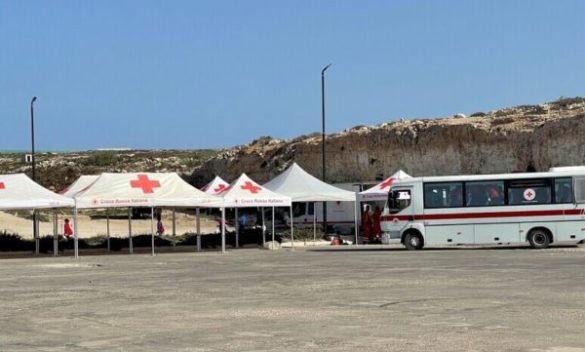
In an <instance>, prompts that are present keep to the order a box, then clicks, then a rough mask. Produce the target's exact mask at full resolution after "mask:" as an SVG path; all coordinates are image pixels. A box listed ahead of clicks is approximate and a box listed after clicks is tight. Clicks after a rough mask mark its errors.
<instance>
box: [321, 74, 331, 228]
mask: <svg viewBox="0 0 585 352" xmlns="http://www.w3.org/2000/svg"><path fill="white" fill-rule="evenodd" d="M330 66H331V64H328V65H327V66H325V67H323V69H322V70H321V122H322V124H321V126H322V130H321V156H322V158H323V159H322V160H321V162H322V164H321V165H322V167H323V182H326V181H325V71H327V69H328V68H329V67H330ZM323 231H324V232H325V234H327V202H323Z"/></svg>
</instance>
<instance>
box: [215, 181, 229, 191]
mask: <svg viewBox="0 0 585 352" xmlns="http://www.w3.org/2000/svg"><path fill="white" fill-rule="evenodd" d="M228 188H229V187H228V186H227V185H224V184H221V183H220V184H219V185H217V187H216V188H214V189H213V191H214V192H215V193H221V192H223V191H225V190H227V189H228Z"/></svg>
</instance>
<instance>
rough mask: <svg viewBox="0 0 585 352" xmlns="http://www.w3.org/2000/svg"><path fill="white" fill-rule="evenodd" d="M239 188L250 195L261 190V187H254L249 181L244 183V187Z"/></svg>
mask: <svg viewBox="0 0 585 352" xmlns="http://www.w3.org/2000/svg"><path fill="white" fill-rule="evenodd" d="M240 188H241V189H245V190H248V191H250V193H258V192H260V191H261V190H262V187H258V186H254V184H253V183H252V182H250V181H246V182H244V185H243V186H240Z"/></svg>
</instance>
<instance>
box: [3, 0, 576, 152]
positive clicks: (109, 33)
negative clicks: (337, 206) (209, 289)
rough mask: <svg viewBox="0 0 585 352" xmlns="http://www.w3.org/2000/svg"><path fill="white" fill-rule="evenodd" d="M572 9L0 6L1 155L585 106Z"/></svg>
mask: <svg viewBox="0 0 585 352" xmlns="http://www.w3.org/2000/svg"><path fill="white" fill-rule="evenodd" d="M583 13H585V2H584V1H493V0H490V1H487V0H486V1H473V0H466V1H455V0H453V1H439V0H437V1H416V0H404V1H343V0H341V1H340V0H336V1H335V0H319V1H315V0H307V1H303V0H299V1H284V0H283V1H274V0H266V1H259V0H245V1H244V0H241V1H177V0H175V1H172V0H170V1H146V0H144V1H138V0H136V1H128V0H103V1H77V0H72V1H60V0H55V1H30V0H0V44H1V46H0V129H2V130H3V132H4V133H3V138H2V140H1V142H0V150H7V149H19V150H22V149H27V148H30V125H29V124H30V121H29V119H30V115H29V114H30V110H29V109H30V100H31V98H32V97H33V96H35V95H36V96H38V100H37V102H36V103H35V124H36V146H37V149H41V150H86V149H94V148H107V147H131V148H148V149H150V148H164V149H167V148H181V149H191V148H218V147H229V146H233V145H238V144H246V143H249V142H251V141H252V140H253V139H255V138H257V137H259V136H265V135H269V136H272V137H275V138H293V137H296V136H299V135H302V134H309V133H312V132H315V131H320V130H321V95H320V94H321V86H320V84H321V81H320V71H321V69H322V67H323V66H325V65H326V64H328V63H332V66H331V68H330V69H329V70H328V71H327V87H326V88H327V127H326V129H327V133H333V132H338V131H341V130H343V129H345V128H350V127H353V126H357V125H375V124H379V123H382V122H387V121H392V120H396V119H400V118H407V119H414V118H421V117H422V118H429V117H438V116H450V115H452V114H455V113H458V112H462V113H467V114H470V113H473V112H477V111H488V110H493V109H497V108H500V107H507V106H513V105H520V104H532V103H541V102H546V101H551V100H555V99H557V98H558V97H560V96H585V46H584V45H583V42H584V39H585V38H584V34H585V26H584V25H583V20H582V14H583Z"/></svg>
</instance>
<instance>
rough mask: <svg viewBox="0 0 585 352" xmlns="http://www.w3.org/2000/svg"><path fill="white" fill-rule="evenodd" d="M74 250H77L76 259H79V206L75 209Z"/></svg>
mask: <svg viewBox="0 0 585 352" xmlns="http://www.w3.org/2000/svg"><path fill="white" fill-rule="evenodd" d="M73 228H74V230H73V251H74V252H75V259H79V241H78V238H79V226H78V225H77V206H76V207H75V210H74V211H73Z"/></svg>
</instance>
